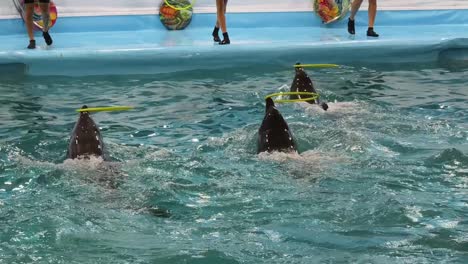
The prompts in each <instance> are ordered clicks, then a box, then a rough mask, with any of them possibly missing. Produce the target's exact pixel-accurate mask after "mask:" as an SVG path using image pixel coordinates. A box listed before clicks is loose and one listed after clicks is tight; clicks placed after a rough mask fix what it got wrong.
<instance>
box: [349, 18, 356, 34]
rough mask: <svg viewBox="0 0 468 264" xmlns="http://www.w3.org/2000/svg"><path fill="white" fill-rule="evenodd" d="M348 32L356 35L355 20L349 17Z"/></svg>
mask: <svg viewBox="0 0 468 264" xmlns="http://www.w3.org/2000/svg"><path fill="white" fill-rule="evenodd" d="M348 32H349V34H351V35H354V34H355V33H356V32H355V29H354V20H351V18H349V19H348Z"/></svg>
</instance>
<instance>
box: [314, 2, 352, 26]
mask: <svg viewBox="0 0 468 264" xmlns="http://www.w3.org/2000/svg"><path fill="white" fill-rule="evenodd" d="M313 1H314V11H315V13H316V14H317V15H318V16H319V17H320V19H322V22H323V23H325V24H328V23H332V22H335V21H337V20H340V19H341V18H343V17H344V16H346V13H348V10H349V8H350V6H351V3H350V2H351V1H350V0H313Z"/></svg>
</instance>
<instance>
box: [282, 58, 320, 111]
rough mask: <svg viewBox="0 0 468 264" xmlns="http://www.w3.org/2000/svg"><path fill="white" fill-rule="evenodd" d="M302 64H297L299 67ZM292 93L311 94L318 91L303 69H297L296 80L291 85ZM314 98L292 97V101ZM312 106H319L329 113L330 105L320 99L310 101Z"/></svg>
mask: <svg viewBox="0 0 468 264" xmlns="http://www.w3.org/2000/svg"><path fill="white" fill-rule="evenodd" d="M299 64H300V63H297V64H296V65H299ZM291 92H309V93H316V94H318V93H317V91H316V90H315V88H314V84H313V83H312V80H311V79H310V78H309V76H308V75H307V73H306V72H305V71H304V69H303V68H301V67H297V68H296V76H294V80H293V82H292V84H291ZM310 97H312V96H310V95H291V99H304V98H310ZM307 102H308V103H310V104H318V105H320V107H322V109H323V110H325V111H327V109H328V105H327V103H325V102H322V101H321V100H320V99H319V98H317V99H316V100H310V101H307Z"/></svg>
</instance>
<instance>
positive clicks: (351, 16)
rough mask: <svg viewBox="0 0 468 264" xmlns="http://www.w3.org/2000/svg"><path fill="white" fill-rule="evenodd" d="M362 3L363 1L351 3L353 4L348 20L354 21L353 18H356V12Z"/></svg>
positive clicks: (357, 0) (358, 0)
mask: <svg viewBox="0 0 468 264" xmlns="http://www.w3.org/2000/svg"><path fill="white" fill-rule="evenodd" d="M362 1H363V0H354V1H353V3H352V4H351V15H349V19H351V20H354V17H355V16H356V13H357V11H358V10H359V8H360V7H361V4H362ZM370 1H371V0H369V2H370ZM374 1H375V0H374Z"/></svg>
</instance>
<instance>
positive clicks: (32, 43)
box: [28, 39, 36, 49]
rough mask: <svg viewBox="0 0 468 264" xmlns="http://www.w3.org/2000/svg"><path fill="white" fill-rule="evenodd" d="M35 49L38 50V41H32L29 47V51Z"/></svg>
mask: <svg viewBox="0 0 468 264" xmlns="http://www.w3.org/2000/svg"><path fill="white" fill-rule="evenodd" d="M35 48H36V41H35V40H34V39H33V40H30V41H29V45H28V49H35Z"/></svg>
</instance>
